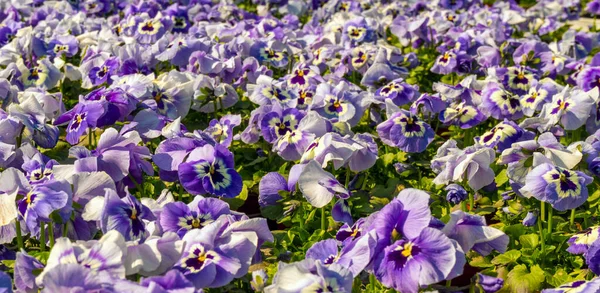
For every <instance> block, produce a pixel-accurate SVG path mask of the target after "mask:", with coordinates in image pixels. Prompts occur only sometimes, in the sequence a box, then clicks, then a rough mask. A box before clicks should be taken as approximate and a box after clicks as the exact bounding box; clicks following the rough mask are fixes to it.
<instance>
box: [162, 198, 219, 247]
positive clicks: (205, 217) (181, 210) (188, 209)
mask: <svg viewBox="0 0 600 293" xmlns="http://www.w3.org/2000/svg"><path fill="white" fill-rule="evenodd" d="M227 214H230V210H229V205H228V204H227V203H226V202H224V201H222V200H220V199H216V198H204V197H202V196H200V195H197V196H196V197H195V198H194V200H193V201H192V202H191V203H189V204H187V205H186V204H184V203H182V202H172V203H168V204H166V205H165V206H164V207H163V211H162V212H161V214H160V225H161V227H162V228H163V230H164V231H172V232H176V233H177V234H178V235H179V236H180V237H183V236H184V235H185V234H186V233H187V232H188V231H190V230H192V229H201V228H202V227H204V226H206V225H208V224H210V223H212V222H214V221H215V220H216V219H218V218H219V217H220V216H221V215H227Z"/></svg>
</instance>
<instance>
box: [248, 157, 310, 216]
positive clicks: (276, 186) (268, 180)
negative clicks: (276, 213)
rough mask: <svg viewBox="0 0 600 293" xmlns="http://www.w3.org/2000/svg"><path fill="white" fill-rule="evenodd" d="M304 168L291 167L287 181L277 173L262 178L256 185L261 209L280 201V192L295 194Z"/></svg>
mask: <svg viewBox="0 0 600 293" xmlns="http://www.w3.org/2000/svg"><path fill="white" fill-rule="evenodd" d="M304 166H305V165H304V164H296V165H294V166H292V168H291V169H290V173H289V174H288V179H287V180H286V179H285V178H284V177H283V176H281V175H280V174H279V173H277V172H269V173H267V174H266V175H265V176H263V177H262V178H261V179H260V182H259V183H258V204H259V205H260V206H261V207H264V206H270V205H275V204H277V201H278V200H280V199H282V197H281V195H280V194H279V192H280V191H286V192H289V193H294V192H296V183H297V182H298V178H299V177H300V174H302V170H304Z"/></svg>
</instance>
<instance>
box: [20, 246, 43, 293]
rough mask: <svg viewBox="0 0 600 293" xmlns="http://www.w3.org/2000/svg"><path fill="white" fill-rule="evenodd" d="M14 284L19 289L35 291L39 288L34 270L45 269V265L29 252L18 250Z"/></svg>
mask: <svg viewBox="0 0 600 293" xmlns="http://www.w3.org/2000/svg"><path fill="white" fill-rule="evenodd" d="M14 268H15V270H14V285H15V287H16V288H17V290H20V291H23V292H33V291H37V290H38V289H39V287H38V285H37V284H36V283H35V275H34V271H38V270H43V269H44V265H43V264H42V263H41V262H40V261H39V260H37V259H36V258H35V257H33V256H30V255H29V254H27V252H23V251H19V252H17V257H16V259H15V267H14Z"/></svg>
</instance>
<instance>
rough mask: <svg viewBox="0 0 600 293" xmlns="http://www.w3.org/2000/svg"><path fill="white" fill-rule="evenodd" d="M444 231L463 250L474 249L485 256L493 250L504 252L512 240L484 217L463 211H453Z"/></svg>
mask: <svg viewBox="0 0 600 293" xmlns="http://www.w3.org/2000/svg"><path fill="white" fill-rule="evenodd" d="M442 232H443V233H444V234H446V236H448V237H450V238H451V239H454V240H456V241H457V242H458V244H459V245H460V246H461V247H462V249H463V251H465V252H466V251H470V250H471V249H473V250H474V251H475V252H477V253H479V254H481V255H483V256H486V255H488V254H490V253H491V252H492V250H497V251H499V252H500V253H504V252H505V251H506V249H507V247H508V243H509V240H510V239H509V237H508V235H506V234H505V233H504V232H502V231H500V230H498V229H496V228H493V227H489V226H487V224H486V221H485V218H484V217H482V216H479V215H472V214H468V213H465V212H463V211H454V212H452V213H451V214H450V221H448V223H446V225H445V226H444V228H442Z"/></svg>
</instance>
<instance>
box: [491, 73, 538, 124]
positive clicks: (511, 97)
mask: <svg viewBox="0 0 600 293" xmlns="http://www.w3.org/2000/svg"><path fill="white" fill-rule="evenodd" d="M528 89H529V87H527V89H526V90H528ZM481 96H482V97H481V100H482V103H481V110H483V112H484V113H487V114H488V115H490V116H492V117H494V118H495V119H497V120H503V119H505V118H506V119H510V120H515V119H519V118H521V117H523V108H522V106H521V100H520V99H519V96H517V95H515V94H512V93H511V92H509V91H507V90H505V89H504V88H503V87H502V86H501V85H499V84H497V83H495V82H490V83H488V84H487V85H486V86H485V87H484V88H483V92H482V93H481Z"/></svg>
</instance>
